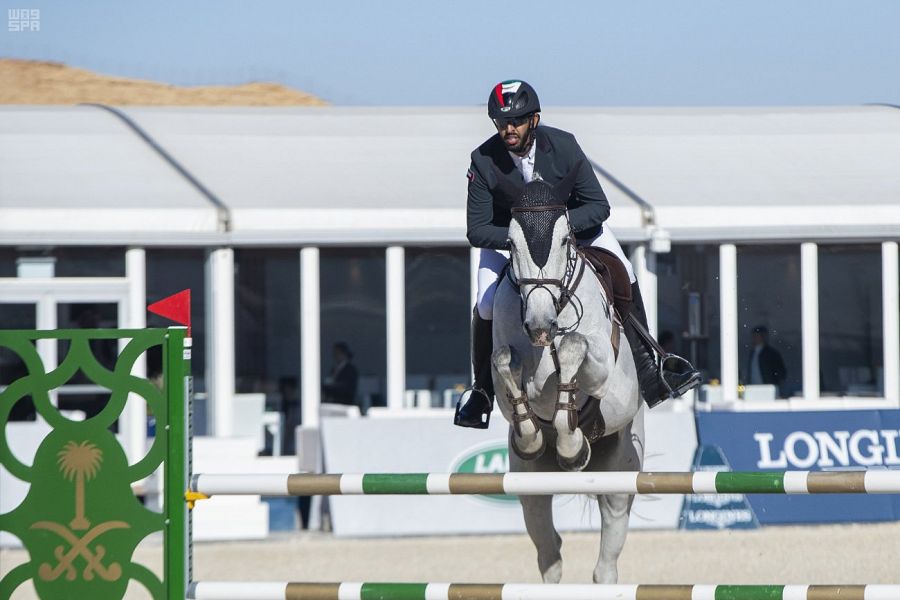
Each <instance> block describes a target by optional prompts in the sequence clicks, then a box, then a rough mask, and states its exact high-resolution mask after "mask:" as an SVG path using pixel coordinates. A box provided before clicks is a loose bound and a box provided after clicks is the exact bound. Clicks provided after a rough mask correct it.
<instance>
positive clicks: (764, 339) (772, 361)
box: [747, 325, 787, 395]
mask: <svg viewBox="0 0 900 600" xmlns="http://www.w3.org/2000/svg"><path fill="white" fill-rule="evenodd" d="M786 377H787V369H786V368H785V366H784V361H783V360H782V358H781V354H780V353H779V352H778V350H776V349H775V348H773V347H772V346H770V345H769V330H768V329H766V328H765V327H763V326H762V325H759V326H757V327H754V328H753V348H752V349H751V350H750V356H749V357H748V361H747V383H749V384H750V385H761V384H770V385H774V386H775V387H777V388H778V390H779V395H780V394H781V386H782V384H783V383H784V380H785V379H786Z"/></svg>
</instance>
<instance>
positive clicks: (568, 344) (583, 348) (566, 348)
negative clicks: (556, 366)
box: [557, 333, 588, 362]
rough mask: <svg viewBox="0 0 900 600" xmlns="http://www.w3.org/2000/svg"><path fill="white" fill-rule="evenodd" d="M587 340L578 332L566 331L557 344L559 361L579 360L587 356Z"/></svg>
mask: <svg viewBox="0 0 900 600" xmlns="http://www.w3.org/2000/svg"><path fill="white" fill-rule="evenodd" d="M587 349H588V341H587V338H586V337H584V336H583V335H581V334H580V333H567V334H566V335H564V336H563V337H562V339H561V340H560V341H559V344H558V346H557V354H558V355H559V359H560V362H563V361H565V362H569V361H571V362H580V361H582V360H584V357H585V356H587Z"/></svg>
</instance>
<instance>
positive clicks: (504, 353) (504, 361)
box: [491, 346, 513, 372]
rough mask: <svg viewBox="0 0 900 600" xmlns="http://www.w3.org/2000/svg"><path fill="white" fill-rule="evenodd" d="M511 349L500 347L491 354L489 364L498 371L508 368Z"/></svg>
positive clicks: (510, 359) (510, 361)
mask: <svg viewBox="0 0 900 600" xmlns="http://www.w3.org/2000/svg"><path fill="white" fill-rule="evenodd" d="M512 354H513V353H512V348H510V347H509V346H500V347H499V348H497V349H496V350H494V353H493V354H491V363H492V364H493V365H494V367H495V368H496V369H497V370H498V371H501V372H502V371H503V370H505V369H508V368H509V365H510V363H512Z"/></svg>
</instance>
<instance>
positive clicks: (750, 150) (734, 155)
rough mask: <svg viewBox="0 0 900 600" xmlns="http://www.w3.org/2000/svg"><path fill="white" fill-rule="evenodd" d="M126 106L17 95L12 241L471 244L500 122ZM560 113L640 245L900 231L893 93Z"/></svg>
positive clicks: (3, 139)
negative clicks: (481, 175) (480, 149)
mask: <svg viewBox="0 0 900 600" xmlns="http://www.w3.org/2000/svg"><path fill="white" fill-rule="evenodd" d="M117 110H119V111H120V113H119V114H120V115H122V116H123V117H124V118H120V116H117V115H116V114H113V113H112V112H110V111H104V110H101V109H100V108H98V107H94V106H73V107H37V106H7V107H0V243H7V244H9V243H16V244H19V243H32V244H34V243H42V244H65V243H91V244H96V245H100V244H115V243H132V244H208V243H233V244H263V245H265V244H303V243H326V244H327V243H345V244H380V243H409V244H420V243H422V244H425V243H442V244H445V243H465V194H466V189H465V186H466V179H465V171H466V168H467V166H468V155H469V153H470V152H471V150H472V149H473V148H474V147H475V146H477V145H478V144H479V143H480V142H481V141H483V140H484V139H485V138H486V137H487V136H488V135H491V133H492V129H491V127H490V123H489V122H488V121H487V119H486V118H485V117H484V115H483V112H484V111H483V109H482V108H478V107H472V108H347V107H344V108H342V107H324V108H318V107H309V108H302V107H298V108H280V107H279V108H268V107H267V108H221V107H165V108H160V107H128V108H125V109H117ZM543 117H544V122H545V123H547V124H549V125H552V126H558V127H561V128H563V129H567V130H569V131H573V132H575V133H576V135H577V137H578V140H579V142H580V143H581V145H582V147H583V148H584V150H585V152H586V154H587V155H588V157H589V158H590V159H591V160H592V161H593V162H594V163H595V164H596V167H597V170H598V173H599V174H600V180H601V184H602V185H603V187H604V190H606V192H607V195H608V196H609V198H610V202H611V204H612V207H613V210H612V217H611V219H610V225H611V227H612V228H613V229H614V230H615V231H616V233H617V235H618V237H620V238H621V239H623V240H624V241H634V240H639V239H646V238H647V237H648V236H649V235H650V230H649V229H648V227H647V225H648V223H649V222H650V221H653V222H655V225H656V226H657V227H659V228H662V229H663V230H665V231H666V232H667V233H668V235H670V236H671V237H672V239H673V240H683V241H692V240H693V241H703V240H733V241H743V240H785V241H787V240H797V239H822V238H826V239H874V238H879V239H881V238H885V237H897V236H898V235H900V169H897V168H896V161H897V157H900V110H897V109H894V108H891V107H882V106H867V107H841V108H757V109H743V108H690V109H669V108H665V109H661V108H642V109H610V108H557V109H552V108H550V109H545V110H544V114H543ZM217 204H219V205H221V206H223V207H224V209H220V208H219V207H217ZM642 206H643V208H642ZM226 217H227V220H228V225H227V231H226V229H225V225H224V219H225V218H226Z"/></svg>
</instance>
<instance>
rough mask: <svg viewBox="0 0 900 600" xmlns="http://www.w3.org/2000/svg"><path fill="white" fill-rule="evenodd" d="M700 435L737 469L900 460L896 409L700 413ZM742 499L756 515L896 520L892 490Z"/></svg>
mask: <svg viewBox="0 0 900 600" xmlns="http://www.w3.org/2000/svg"><path fill="white" fill-rule="evenodd" d="M697 428H698V434H699V437H700V443H701V444H703V445H710V446H717V447H718V448H719V449H721V451H722V453H723V455H724V457H725V459H726V460H727V461H728V464H729V465H730V466H731V468H732V469H733V470H735V471H785V470H801V471H830V470H841V469H862V468H867V469H873V468H876V469H877V468H886V469H898V468H900V443H898V437H900V411H898V410H858V411H857V410H854V411H802V412H796V411H795V412H761V413H756V412H741V413H732V412H713V413H698V414H697ZM747 499H748V500H749V502H750V505H751V507H752V508H753V511H754V513H755V514H756V516H757V517H758V519H759V522H760V523H761V524H763V525H765V524H775V523H825V522H829V523H833V522H853V521H889V520H900V498H897V497H895V496H887V495H885V496H881V495H873V496H865V495H849V494H839V495H834V496H831V495H821V496H766V495H749V496H747Z"/></svg>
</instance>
